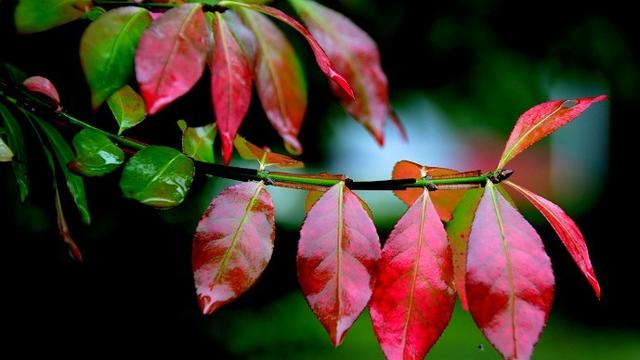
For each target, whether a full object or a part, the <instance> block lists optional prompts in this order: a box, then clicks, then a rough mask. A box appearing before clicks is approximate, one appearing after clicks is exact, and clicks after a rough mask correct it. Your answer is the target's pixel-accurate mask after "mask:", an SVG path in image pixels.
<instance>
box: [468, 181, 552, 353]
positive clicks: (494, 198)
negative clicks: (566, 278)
mask: <svg viewBox="0 0 640 360" xmlns="http://www.w3.org/2000/svg"><path fill="white" fill-rule="evenodd" d="M466 281H467V297H468V301H469V309H470V310H471V315H472V316H473V319H474V320H475V322H476V324H477V325H478V327H479V328H480V330H481V331H482V332H483V333H484V335H485V336H486V337H487V339H489V341H490V342H491V343H492V344H493V345H494V346H495V347H496V349H497V350H498V351H499V352H500V353H501V354H502V356H503V357H504V358H505V359H528V358H529V357H530V356H531V352H532V351H533V346H534V345H535V344H536V342H537V341H538V337H539V336H540V333H541V332H542V329H543V328H544V326H545V324H546V322H547V317H548V315H549V311H550V310H551V303H552V301H553V287H554V280H553V271H552V269H551V261H550V260H549V257H548V256H547V254H546V253H545V251H544V246H543V245H542V240H541V239H540V236H538V234H537V233H536V231H535V230H534V229H533V227H531V225H529V223H528V222H527V221H526V220H525V219H524V218H523V217H522V215H520V213H518V211H517V210H516V209H514V208H513V207H512V206H511V204H509V202H508V201H506V200H505V199H504V197H502V194H500V193H499V192H498V190H497V189H496V188H495V185H493V184H492V183H491V182H487V185H486V189H485V192H484V195H483V196H482V199H481V200H480V205H479V206H478V210H477V211H476V216H475V219H474V221H473V227H472V228H471V235H470V236H469V253H468V258H467V279H466Z"/></svg>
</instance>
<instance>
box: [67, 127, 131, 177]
mask: <svg viewBox="0 0 640 360" xmlns="http://www.w3.org/2000/svg"><path fill="white" fill-rule="evenodd" d="M73 147H74V148H75V149H76V154H77V155H76V159H75V160H73V161H72V162H71V163H70V164H69V168H71V169H72V170H73V171H74V172H76V173H79V174H82V175H85V176H102V175H105V174H108V173H110V172H112V171H113V170H115V169H117V168H118V166H120V165H121V164H122V163H123V162H124V152H123V151H122V149H120V148H119V147H117V146H116V145H114V144H113V143H112V142H111V140H109V138H108V137H106V136H105V135H103V134H102V133H100V132H99V131H96V130H91V129H84V130H82V131H80V132H79V133H78V134H76V136H75V137H74V138H73Z"/></svg>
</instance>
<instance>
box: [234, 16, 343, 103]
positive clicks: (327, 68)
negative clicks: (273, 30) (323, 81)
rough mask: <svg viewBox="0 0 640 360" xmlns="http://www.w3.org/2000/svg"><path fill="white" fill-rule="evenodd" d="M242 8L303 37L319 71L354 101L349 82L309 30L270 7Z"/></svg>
mask: <svg viewBox="0 0 640 360" xmlns="http://www.w3.org/2000/svg"><path fill="white" fill-rule="evenodd" d="M244 6H247V7H250V8H251V9H254V10H257V11H260V12H261V13H264V14H267V15H269V16H272V17H274V18H276V19H278V20H280V21H282V22H284V23H285V24H287V25H289V26H291V27H292V28H294V29H295V30H296V31H298V32H299V33H300V34H302V36H304V38H305V39H306V40H307V42H308V43H309V45H310V46H311V50H312V51H313V55H314V56H315V58H316V62H317V63H318V66H319V67H320V70H322V72H323V73H324V74H325V75H326V76H327V78H329V79H330V80H332V81H333V82H334V83H335V85H336V86H337V87H338V88H340V89H342V91H344V95H345V96H346V97H348V98H351V99H354V96H355V95H354V93H353V90H352V89H351V86H349V82H348V81H347V79H345V78H344V76H342V75H340V74H339V73H338V72H337V71H336V69H335V67H334V66H333V64H331V60H329V57H328V56H327V54H326V53H325V52H324V50H323V49H322V47H321V46H320V44H319V43H318V41H317V40H316V39H315V38H314V37H313V35H311V33H310V32H309V30H307V28H305V27H304V26H303V25H302V24H300V23H299V22H298V20H296V19H294V18H292V17H291V16H289V15H287V14H285V13H284V12H282V11H280V10H278V9H276V8H273V7H270V6H265V5H260V4H247V5H244Z"/></svg>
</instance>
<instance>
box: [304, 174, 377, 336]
mask: <svg viewBox="0 0 640 360" xmlns="http://www.w3.org/2000/svg"><path fill="white" fill-rule="evenodd" d="M379 258H380V239H379V238H378V234H377V233H376V228H375V226H374V224H373V222H372V221H371V218H369V215H368V214H367V212H366V211H365V209H364V208H363V207H362V204H361V203H360V200H359V199H358V198H357V197H356V196H355V194H354V193H352V192H351V190H349V189H348V188H347V187H346V186H345V184H344V182H340V183H338V184H337V185H334V186H333V187H331V188H330V189H329V190H328V191H327V192H325V193H324V194H323V195H322V197H321V198H320V199H319V200H318V201H317V202H316V203H315V204H314V205H313V207H312V208H311V210H310V211H309V213H308V214H307V218H306V219H305V221H304V224H303V225H302V229H301V230H300V241H299V243H298V256H297V267H298V281H299V282H300V286H301V287H302V292H303V293H304V296H305V297H306V299H307V302H308V303H309V306H310V307H311V309H312V310H313V312H314V314H315V315H316V317H317V318H318V319H319V320H320V322H321V323H322V325H323V326H324V327H325V329H326V330H327V332H328V333H329V337H330V338H331V342H332V343H333V344H334V346H338V345H340V343H342V340H343V337H344V334H345V333H346V332H347V330H349V328H350V327H351V325H352V324H353V322H354V321H355V320H356V318H357V317H358V315H360V313H361V312H362V310H363V309H364V307H365V306H366V305H367V303H368V302H369V299H370V297H371V293H372V290H373V286H374V277H375V270H376V263H377V261H378V259H379Z"/></svg>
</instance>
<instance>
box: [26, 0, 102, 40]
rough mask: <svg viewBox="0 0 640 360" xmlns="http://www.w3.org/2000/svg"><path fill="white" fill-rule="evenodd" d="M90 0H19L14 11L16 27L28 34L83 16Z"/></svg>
mask: <svg viewBox="0 0 640 360" xmlns="http://www.w3.org/2000/svg"><path fill="white" fill-rule="evenodd" d="M89 10H91V0H20V1H19V2H18V6H16V11H15V22H16V29H17V31H18V33H20V34H30V33H35V32H40V31H45V30H49V29H52V28H54V27H56V26H60V25H63V24H66V23H68V22H71V21H74V20H77V19H80V18H83V17H84V16H86V15H87V13H89Z"/></svg>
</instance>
